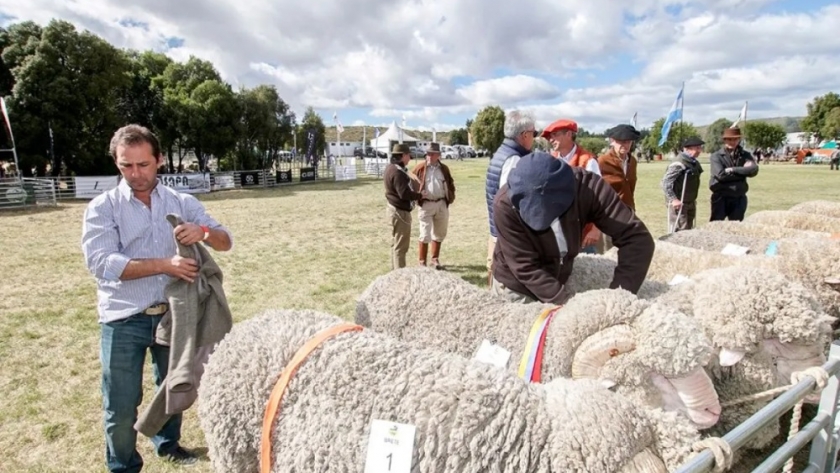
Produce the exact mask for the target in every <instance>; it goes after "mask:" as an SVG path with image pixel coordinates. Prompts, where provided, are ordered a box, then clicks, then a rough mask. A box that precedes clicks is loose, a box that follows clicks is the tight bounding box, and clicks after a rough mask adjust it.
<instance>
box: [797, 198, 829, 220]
mask: <svg viewBox="0 0 840 473" xmlns="http://www.w3.org/2000/svg"><path fill="white" fill-rule="evenodd" d="M789 210H790V211H791V212H799V213H803V214H814V215H822V216H824V217H831V218H840V202H834V201H831V200H809V201H806V202H800V203H798V204H796V205H794V206H793V207H791V208H790V209H789Z"/></svg>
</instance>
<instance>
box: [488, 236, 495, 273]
mask: <svg viewBox="0 0 840 473" xmlns="http://www.w3.org/2000/svg"><path fill="white" fill-rule="evenodd" d="M495 250H496V237H494V236H493V235H490V238H488V239H487V274H492V272H493V251H495Z"/></svg>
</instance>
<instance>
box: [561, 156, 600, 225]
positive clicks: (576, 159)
mask: <svg viewBox="0 0 840 473" xmlns="http://www.w3.org/2000/svg"><path fill="white" fill-rule="evenodd" d="M551 155H552V156H554V157H555V158H559V157H560V156H559V155H558V153H557V151H556V150H552V151H551ZM593 159H597V158H596V157H595V155H593V154H592V153H590V152H589V151H586V150H585V149H583V148H581V147H580V145H577V146H575V155H574V156H572V159H570V160H569V163H568V164H569V166H572V167H576V168H582V169H586V165H587V164H589V161H591V160H593ZM594 226H595V224H592V223H587V224H586V225H584V226H583V234H582V236H581V238H582V237H584V236H586V234H587V233H589V232H590V231H591V230H592V228H593V227H594Z"/></svg>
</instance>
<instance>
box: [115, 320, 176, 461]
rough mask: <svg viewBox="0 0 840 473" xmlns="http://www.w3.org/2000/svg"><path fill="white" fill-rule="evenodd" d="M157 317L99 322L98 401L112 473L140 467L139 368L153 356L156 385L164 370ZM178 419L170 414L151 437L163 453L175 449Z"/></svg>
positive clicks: (166, 353)
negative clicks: (138, 446) (99, 376)
mask: <svg viewBox="0 0 840 473" xmlns="http://www.w3.org/2000/svg"><path fill="white" fill-rule="evenodd" d="M161 318H162V316H149V315H142V314H141V315H132V316H131V317H129V318H127V319H122V320H117V321H115V322H109V323H106V324H101V329H102V341H101V345H100V352H99V359H100V361H101V362H102V400H103V407H104V409H105V461H106V463H107V465H108V470H109V471H111V472H113V473H136V472H139V471H140V470H141V469H142V468H143V457H141V456H140V453H139V452H138V451H137V447H136V445H137V431H136V430H134V423H135V422H136V421H137V408H138V407H139V406H140V402H141V401H142V399H143V365H144V364H145V362H146V350H147V349H148V350H149V351H151V353H152V364H153V366H154V375H155V385H156V386H158V388H160V384H161V382H162V381H163V379H164V378H165V377H166V372H167V371H168V370H169V347H164V346H161V345H156V344H155V329H157V326H158V324H159V323H160V320H161ZM180 438H181V415H180V414H179V415H175V416H172V417H171V418H170V419H169V421H168V422H166V424H164V426H163V428H161V429H160V432H158V433H157V435H155V436H154V437H153V438H152V443H153V444H154V445H155V450H156V451H157V453H158V454H160V455H163V454H165V453H167V452H168V451H170V450H171V449H173V448H175V447H177V446H178V440H180Z"/></svg>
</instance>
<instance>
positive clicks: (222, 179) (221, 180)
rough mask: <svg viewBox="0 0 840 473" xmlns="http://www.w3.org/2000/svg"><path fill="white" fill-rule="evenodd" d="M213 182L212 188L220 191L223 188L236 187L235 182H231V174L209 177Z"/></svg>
mask: <svg viewBox="0 0 840 473" xmlns="http://www.w3.org/2000/svg"><path fill="white" fill-rule="evenodd" d="M211 180H212V182H213V190H214V191H220V190H224V189H236V184H234V182H233V175H232V174H218V175H215V176H212V177H211Z"/></svg>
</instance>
